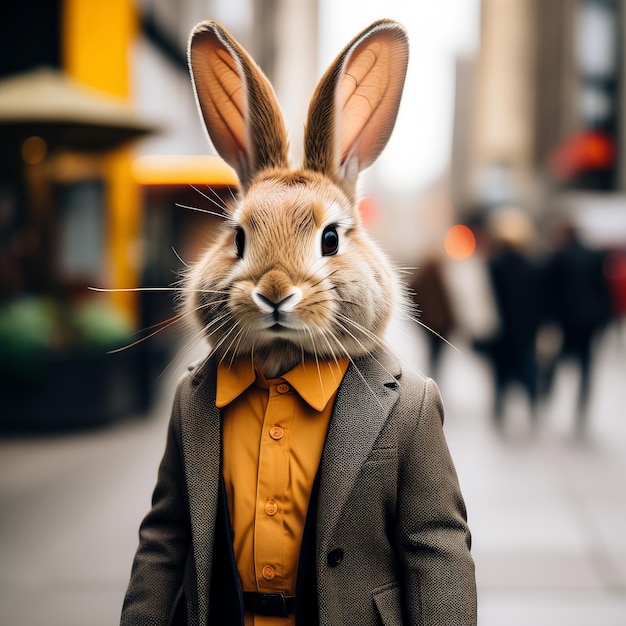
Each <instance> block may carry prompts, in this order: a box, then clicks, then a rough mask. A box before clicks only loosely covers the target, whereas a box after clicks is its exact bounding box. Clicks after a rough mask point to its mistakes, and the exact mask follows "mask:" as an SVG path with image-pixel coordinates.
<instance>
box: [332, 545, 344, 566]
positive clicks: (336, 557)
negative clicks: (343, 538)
mask: <svg viewBox="0 0 626 626" xmlns="http://www.w3.org/2000/svg"><path fill="white" fill-rule="evenodd" d="M341 561H343V550H342V549H341V548H337V549H336V550H333V551H332V552H329V553H328V565H330V566H331V567H337V565H339V564H340V563H341Z"/></svg>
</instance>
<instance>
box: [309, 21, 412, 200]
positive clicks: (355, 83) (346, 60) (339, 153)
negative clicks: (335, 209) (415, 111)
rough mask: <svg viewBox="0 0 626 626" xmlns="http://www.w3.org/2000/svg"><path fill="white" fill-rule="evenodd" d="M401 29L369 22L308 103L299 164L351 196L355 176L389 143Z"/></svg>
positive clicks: (403, 41) (398, 90)
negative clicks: (329, 178)
mask: <svg viewBox="0 0 626 626" xmlns="http://www.w3.org/2000/svg"><path fill="white" fill-rule="evenodd" d="M408 56H409V47H408V38H407V34H406V31H405V29H404V28H403V27H402V26H401V25H400V24H398V23H397V22H394V21H392V20H380V21H378V22H374V23H373V24H372V25H371V26H369V27H368V28H366V29H365V30H364V31H363V32H362V33H361V34H359V35H358V36H357V37H355V38H354V39H353V41H352V42H351V43H350V44H348V46H346V48H345V49H344V50H343V52H342V53H341V54H340V55H339V56H338V57H337V59H336V60H335V61H334V63H332V64H331V65H330V67H329V68H328V70H327V71H326V73H325V74H324V76H323V77H322V78H321V79H320V82H319V83H318V85H317V88H316V90H315V93H314V94H313V97H312V99H311V104H310V107H309V114H308V120H307V125H306V129H305V138H304V152H305V159H304V166H305V167H306V168H307V169H312V170H315V171H318V172H322V173H323V174H326V175H328V176H330V177H331V178H332V179H333V180H335V182H337V183H338V184H339V185H340V186H341V187H342V188H343V189H344V191H345V192H346V193H347V194H348V195H349V196H350V197H353V196H354V190H355V186H356V178H357V175H358V173H359V172H360V171H361V170H363V169H365V168H366V167H368V166H370V165H371V164H372V163H373V162H374V161H375V160H376V159H377V158H378V156H379V154H380V153H381V152H382V150H383V148H384V147H385V145H386V144H387V141H388V140H389V136H390V135H391V131H392V130H393V126H394V124H395V121H396V117H397V114H398V107H399V106H400V98H401V96H402V88H403V86H404V79H405V76H406V69H407V65H408Z"/></svg>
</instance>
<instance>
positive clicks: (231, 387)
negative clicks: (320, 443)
mask: <svg viewBox="0 0 626 626" xmlns="http://www.w3.org/2000/svg"><path fill="white" fill-rule="evenodd" d="M347 369H348V359H338V360H337V361H334V360H333V361H319V362H315V361H305V362H304V363H299V364H298V365H296V367H294V368H293V369H292V370H290V371H289V372H287V373H286V374H285V375H284V376H282V380H285V381H287V382H288V383H289V384H291V386H292V387H293V388H294V389H295V390H296V391H297V392H298V395H299V396H300V397H301V398H302V399H303V400H304V401H305V402H306V403H307V404H308V405H309V406H311V407H312V408H313V409H315V410H316V411H322V410H323V409H324V407H325V406H326V405H327V404H328V402H329V401H330V399H331V398H332V397H333V396H334V395H335V393H336V392H337V389H339V385H340V384H341V381H342V380H343V377H344V374H345V373H346V370H347ZM255 380H259V382H260V384H262V385H263V386H267V381H265V378H264V377H263V376H262V374H260V373H259V372H257V371H256V370H255V368H254V364H253V363H252V361H251V360H247V359H245V360H239V361H235V362H234V363H232V364H225V363H220V364H219V365H218V368H217V388H216V401H215V404H216V406H217V408H218V409H221V408H223V407H225V406H226V405H227V404H230V403H231V402H232V401H233V400H235V398H237V397H238V396H240V395H241V394H242V393H243V392H244V391H245V390H246V389H247V388H248V387H250V385H252V384H253V383H254V382H255Z"/></svg>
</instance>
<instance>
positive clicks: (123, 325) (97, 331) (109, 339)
mask: <svg viewBox="0 0 626 626" xmlns="http://www.w3.org/2000/svg"><path fill="white" fill-rule="evenodd" d="M72 325H73V329H74V331H75V334H76V341H77V344H78V345H79V346H81V347H82V348H84V349H86V350H89V351H91V352H93V351H102V350H112V349H116V348H122V347H124V345H126V344H127V343H128V342H129V339H130V337H131V335H132V333H133V330H134V329H133V327H132V326H131V324H130V323H129V322H128V320H127V319H126V318H125V317H124V316H123V315H122V314H121V313H119V312H118V311H116V310H115V309H114V308H113V307H111V306H109V305H106V304H103V303H101V302H89V303H87V304H84V305H82V306H80V307H79V308H78V309H77V310H76V311H74V314H73V316H72Z"/></svg>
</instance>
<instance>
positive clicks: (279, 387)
mask: <svg viewBox="0 0 626 626" xmlns="http://www.w3.org/2000/svg"><path fill="white" fill-rule="evenodd" d="M276 391H278V393H287V392H288V391H289V385H288V384H287V383H280V384H279V385H276Z"/></svg>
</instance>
